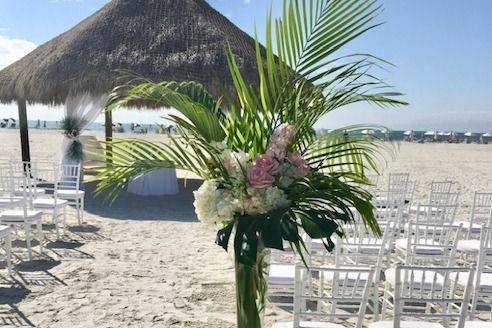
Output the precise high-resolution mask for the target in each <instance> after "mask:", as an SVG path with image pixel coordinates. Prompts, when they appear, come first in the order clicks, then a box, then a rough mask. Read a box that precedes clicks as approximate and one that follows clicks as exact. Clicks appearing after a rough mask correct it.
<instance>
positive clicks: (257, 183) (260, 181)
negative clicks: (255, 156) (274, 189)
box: [248, 166, 275, 189]
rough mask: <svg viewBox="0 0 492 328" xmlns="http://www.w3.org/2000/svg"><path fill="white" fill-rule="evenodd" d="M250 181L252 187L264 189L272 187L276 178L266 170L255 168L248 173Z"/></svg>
mask: <svg viewBox="0 0 492 328" xmlns="http://www.w3.org/2000/svg"><path fill="white" fill-rule="evenodd" d="M248 181H249V184H250V185H251V187H253V188H258V189H264V188H268V187H271V186H272V184H273V182H274V181H275V178H274V177H273V176H271V175H270V174H269V173H268V172H267V171H266V170H265V169H264V168H262V167H259V166H253V167H251V168H250V169H249V171H248Z"/></svg>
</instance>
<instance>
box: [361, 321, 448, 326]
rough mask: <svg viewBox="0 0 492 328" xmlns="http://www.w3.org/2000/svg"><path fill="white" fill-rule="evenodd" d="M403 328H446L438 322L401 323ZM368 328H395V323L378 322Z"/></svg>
mask: <svg viewBox="0 0 492 328" xmlns="http://www.w3.org/2000/svg"><path fill="white" fill-rule="evenodd" d="M400 324H401V325H400V327H401V328H444V326H443V325H441V324H440V323H437V322H428V321H401V322H400ZM367 327H368V328H393V327H394V326H393V321H378V322H373V323H370V324H369V325H368V326H367Z"/></svg>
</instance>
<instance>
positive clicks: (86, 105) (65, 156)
mask: <svg viewBox="0 0 492 328" xmlns="http://www.w3.org/2000/svg"><path fill="white" fill-rule="evenodd" d="M107 99H108V96H107V95H102V96H98V97H94V96H92V95H90V94H87V93H86V94H82V95H77V96H69V97H68V98H67V101H66V102H65V119H72V121H73V122H75V124H76V125H77V126H78V128H79V129H78V132H76V133H68V135H67V133H65V138H64V140H63V145H62V147H63V148H62V159H61V163H62V164H79V163H81V161H80V159H76V158H72V156H70V154H69V149H70V148H71V147H72V146H74V143H79V144H80V146H81V142H80V133H81V132H82V131H83V130H84V129H86V128H87V127H88V126H89V125H90V124H91V123H93V122H94V121H95V120H96V118H97V117H98V116H99V114H100V113H101V112H102V110H103V108H104V104H105V103H106V100H107ZM65 132H66V131H65Z"/></svg>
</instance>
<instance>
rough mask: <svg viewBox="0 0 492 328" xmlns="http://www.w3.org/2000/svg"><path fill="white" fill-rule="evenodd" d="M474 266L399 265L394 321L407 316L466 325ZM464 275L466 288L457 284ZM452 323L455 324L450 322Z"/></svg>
mask: <svg viewBox="0 0 492 328" xmlns="http://www.w3.org/2000/svg"><path fill="white" fill-rule="evenodd" d="M474 272H475V269H474V268H464V267H448V266H446V267H435V266H431V267H429V266H411V265H401V264H398V265H397V266H396V272H395V281H396V283H395V294H394V325H393V327H395V328H400V327H401V322H402V321H404V320H405V318H408V319H409V320H412V321H415V318H422V319H425V320H426V321H433V320H435V321H438V322H439V323H441V324H442V325H444V326H445V327H446V328H448V327H456V328H463V327H464V324H465V318H466V314H467V311H468V306H469V299H470V292H471V289H472V288H471V285H472V281H473V280H472V279H473V275H474ZM461 275H464V276H465V277H467V278H466V279H467V285H466V287H465V289H464V292H461V291H460V290H459V288H458V283H457V281H458V279H459V277H460V276H461ZM451 325H452V326H451Z"/></svg>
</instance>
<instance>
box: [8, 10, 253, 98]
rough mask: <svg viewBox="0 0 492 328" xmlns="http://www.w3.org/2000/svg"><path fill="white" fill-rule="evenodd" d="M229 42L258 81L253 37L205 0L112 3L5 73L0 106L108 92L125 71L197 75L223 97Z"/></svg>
mask: <svg viewBox="0 0 492 328" xmlns="http://www.w3.org/2000/svg"><path fill="white" fill-rule="evenodd" d="M228 43H229V44H230V46H231V48H232V50H233V52H234V54H235V55H236V56H237V58H238V62H239V63H240V64H241V66H242V69H243V71H244V72H245V75H246V76H247V78H249V79H250V82H254V81H255V77H256V68H255V54H254V41H253V39H252V38H251V37H250V36H249V35H247V34H246V33H244V32H243V31H241V30H240V29H239V28H238V27H236V26H235V25H234V24H232V23H231V22H230V21H229V20H228V19H227V18H225V17H223V16H222V15H221V14H220V13H219V12H217V11H216V10H214V9H213V8H212V7H211V6H210V5H209V4H207V3H206V2H205V1H204V0H179V1H178V0H113V1H111V2H110V3H108V4H107V5H106V6H104V7H103V8H102V9H100V10H99V11H98V12H96V13H95V14H93V15H92V16H90V17H88V18H86V19H85V20H83V21H82V22H80V23H79V24H78V25H76V26H75V27H74V28H72V29H71V30H69V31H67V32H65V33H63V34H61V35H60V36H58V37H56V38H54V39H53V40H51V41H49V42H47V43H45V44H43V45H41V46H40V47H38V48H36V49H35V50H34V51H33V52H31V53H30V54H28V55H27V56H25V57H24V58H22V59H20V60H19V61H17V62H15V63H14V64H12V65H10V66H8V67H6V68H5V69H3V70H2V71H0V103H10V102H12V101H16V100H18V99H25V100H26V101H27V102H29V103H41V104H49V105H59V104H62V103H64V102H65V100H66V99H67V96H68V95H69V94H81V93H90V94H92V95H94V96H98V95H101V94H104V93H109V92H110V91H111V90H112V89H113V88H114V87H115V86H116V85H117V83H121V81H118V73H117V71H116V70H121V69H124V70H130V71H133V72H135V73H136V74H139V75H142V76H145V77H148V78H150V79H153V80H156V81H161V80H177V81H182V80H194V81H197V82H200V83H202V84H203V85H204V86H205V87H206V88H207V89H209V90H210V91H211V92H212V93H215V94H217V93H218V88H217V86H218V83H225V84H227V83H229V82H230V75H229V71H228V68H227V65H226V62H227V60H226V56H225V52H226V49H227V45H228Z"/></svg>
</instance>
